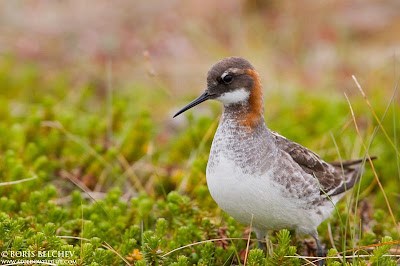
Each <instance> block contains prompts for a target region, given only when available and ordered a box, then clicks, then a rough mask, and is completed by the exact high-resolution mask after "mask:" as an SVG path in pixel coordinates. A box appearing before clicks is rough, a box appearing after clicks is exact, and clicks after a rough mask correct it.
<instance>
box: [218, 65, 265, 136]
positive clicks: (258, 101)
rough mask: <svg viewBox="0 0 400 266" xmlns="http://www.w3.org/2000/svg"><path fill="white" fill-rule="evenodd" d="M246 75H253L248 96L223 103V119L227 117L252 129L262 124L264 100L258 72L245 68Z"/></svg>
mask: <svg viewBox="0 0 400 266" xmlns="http://www.w3.org/2000/svg"><path fill="white" fill-rule="evenodd" d="M246 72H247V74H248V75H250V76H252V77H253V80H254V84H253V87H252V89H251V92H250V96H249V98H248V99H247V100H246V101H244V102H240V103H237V104H229V105H224V114H223V119H224V118H228V119H232V120H234V121H236V122H237V124H238V125H239V126H244V127H247V128H249V129H253V128H255V127H257V126H259V125H260V124H261V123H262V124H264V123H265V122H264V102H263V94H262V86H261V82H260V79H259V77H258V73H257V72H256V71H255V70H252V69H250V70H247V71H246Z"/></svg>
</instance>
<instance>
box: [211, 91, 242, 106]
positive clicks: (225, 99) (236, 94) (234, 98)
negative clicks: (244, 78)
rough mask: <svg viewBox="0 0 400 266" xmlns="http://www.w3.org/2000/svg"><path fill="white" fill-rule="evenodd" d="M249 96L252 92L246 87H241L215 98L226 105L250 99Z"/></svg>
mask: <svg viewBox="0 0 400 266" xmlns="http://www.w3.org/2000/svg"><path fill="white" fill-rule="evenodd" d="M249 96H250V92H248V91H247V90H246V89H244V88H241V89H238V90H234V91H230V92H225V93H223V94H222V95H221V96H219V97H218V98H215V100H217V101H220V102H221V103H223V104H224V105H231V104H237V103H241V102H244V101H247V100H248V99H249Z"/></svg>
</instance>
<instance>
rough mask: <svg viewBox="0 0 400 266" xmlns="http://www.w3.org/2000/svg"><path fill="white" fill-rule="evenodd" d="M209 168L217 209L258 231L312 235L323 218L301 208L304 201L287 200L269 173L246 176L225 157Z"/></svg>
mask: <svg viewBox="0 0 400 266" xmlns="http://www.w3.org/2000/svg"><path fill="white" fill-rule="evenodd" d="M209 166H210V165H207V184H208V188H209V191H210V193H211V196H212V197H213V199H214V200H215V201H216V202H217V203H218V205H219V206H220V207H221V208H222V209H223V210H224V211H225V212H227V213H228V214H230V215H231V216H232V217H234V218H235V219H236V220H238V221H239V222H241V223H244V224H246V225H249V224H250V221H251V217H252V215H253V227H254V228H256V229H259V230H279V229H283V228H286V229H295V230H297V231H298V232H299V233H309V232H307V231H308V230H309V229H313V228H316V227H317V226H318V225H319V223H320V222H321V221H322V220H323V218H322V217H321V216H320V215H318V214H316V213H315V210H305V209H304V208H300V207H301V206H302V205H303V206H304V205H305V204H304V203H303V202H301V200H294V199H293V198H290V197H286V196H285V195H284V193H282V190H280V189H279V188H278V185H277V184H274V183H273V181H272V178H271V177H270V173H271V172H272V171H267V172H266V173H264V174H263V175H262V176H250V175H248V174H245V173H243V170H242V169H240V168H239V167H237V166H236V165H235V164H234V163H233V162H232V161H229V160H227V159H226V158H224V157H223V156H220V157H219V160H218V164H217V165H213V166H212V169H210V168H211V167H209Z"/></svg>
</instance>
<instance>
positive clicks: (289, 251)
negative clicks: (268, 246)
mask: <svg viewBox="0 0 400 266" xmlns="http://www.w3.org/2000/svg"><path fill="white" fill-rule="evenodd" d="M277 238H278V246H277V247H276V248H274V252H273V254H272V256H271V257H269V258H268V264H270V265H298V264H300V262H299V259H298V258H288V257H286V256H294V255H296V247H295V246H291V245H290V241H291V238H290V232H289V231H288V230H286V229H283V230H280V231H279V233H277Z"/></svg>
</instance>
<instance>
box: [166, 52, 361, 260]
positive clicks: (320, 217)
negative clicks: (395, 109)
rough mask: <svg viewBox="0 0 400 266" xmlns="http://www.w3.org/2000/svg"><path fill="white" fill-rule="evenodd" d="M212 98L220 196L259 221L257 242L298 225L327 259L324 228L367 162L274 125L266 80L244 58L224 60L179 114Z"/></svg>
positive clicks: (240, 215) (215, 188)
mask: <svg viewBox="0 0 400 266" xmlns="http://www.w3.org/2000/svg"><path fill="white" fill-rule="evenodd" d="M209 99H213V100H217V101H219V102H221V103H223V106H224V107H223V114H222V117H221V121H220V123H219V125H218V129H217V131H216V133H215V136H214V139H213V142H212V146H211V150H210V156H209V160H208V164H207V169H206V178H207V185H208V188H209V191H210V193H211V196H212V197H213V199H214V200H215V201H216V202H217V203H218V205H219V206H220V207H221V209H222V210H224V211H225V212H227V213H228V214H229V215H231V216H232V217H234V218H235V219H236V220H238V221H239V222H241V223H244V224H246V225H249V224H250V223H252V228H253V230H254V232H255V234H256V236H257V239H259V240H260V239H265V238H266V237H267V234H268V231H270V230H280V229H289V230H295V231H296V232H297V233H299V234H301V235H311V236H312V237H313V238H314V239H315V242H316V245H317V254H318V256H323V255H324V252H323V248H322V246H321V244H320V241H319V239H318V232H317V227H318V226H319V224H320V223H321V222H322V221H324V220H325V219H326V218H328V217H329V216H330V214H331V212H332V211H333V209H334V204H336V203H337V202H338V200H339V199H340V198H342V197H343V195H344V193H345V192H346V191H347V190H349V189H350V188H352V187H353V186H354V184H355V183H356V182H357V181H358V179H359V178H360V176H361V170H362V163H363V160H362V159H358V160H351V161H343V162H341V163H338V162H335V163H327V162H325V161H324V160H323V159H321V158H320V156H318V155H317V154H316V153H314V152H313V151H311V150H309V149H307V148H305V147H303V146H301V145H300V144H298V143H296V142H293V141H291V140H289V139H287V138H285V137H283V136H281V135H279V134H278V133H276V132H274V131H272V130H270V129H269V128H268V127H267V126H266V124H265V120H264V103H263V94H262V86H261V83H260V78H259V76H258V73H257V72H256V70H255V69H254V67H253V66H252V65H251V64H250V63H249V62H248V61H247V60H245V59H243V58H240V57H229V58H225V59H223V60H221V61H219V62H217V63H216V64H215V65H214V66H213V67H212V68H211V69H210V70H209V72H208V76H207V89H206V90H205V92H204V93H203V94H201V95H200V96H199V97H198V98H197V99H195V100H194V101H192V102H191V103H189V104H188V105H187V106H185V107H184V108H182V109H181V110H180V111H179V112H177V113H176V114H175V115H174V117H175V116H177V115H179V114H181V113H183V112H185V111H187V110H188V109H190V108H192V107H194V106H196V105H198V104H199V103H202V102H204V101H206V100H209ZM259 243H260V242H259Z"/></svg>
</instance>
